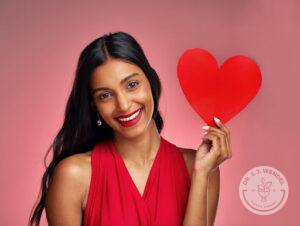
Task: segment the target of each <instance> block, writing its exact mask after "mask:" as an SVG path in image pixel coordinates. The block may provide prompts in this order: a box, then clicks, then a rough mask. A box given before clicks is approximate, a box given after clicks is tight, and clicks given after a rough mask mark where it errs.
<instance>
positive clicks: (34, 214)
mask: <svg viewBox="0 0 300 226" xmlns="http://www.w3.org/2000/svg"><path fill="white" fill-rule="evenodd" d="M110 58H114V59H120V60H124V61H127V62H131V63H133V64H135V65H137V66H138V67H140V68H141V69H142V70H143V72H144V74H145V75H146V77H147V79H148V81H149V83H150V86H151V91H152V96H153V100H154V111H153V115H152V118H153V119H154V121H155V124H156V126H157V129H158V131H159V133H160V132H161V130H162V128H163V119H162V117H161V115H160V113H159V110H158V102H159V98H160V94H161V83H160V80H159V77H158V75H157V73H156V71H155V70H154V69H153V68H152V67H151V66H150V64H149V62H148V60H147V58H146V56H145V54H144V51H143V49H142V48H141V46H140V45H139V43H138V42H137V41H136V40H135V39H134V38H133V37H132V36H131V35H129V34H128V33H125V32H121V31H119V32H115V33H108V34H105V35H103V36H102V37H100V38H97V39H95V40H94V41H92V42H91V43H90V44H88V45H87V46H86V47H85V48H84V49H83V51H82V52H81V54H80V56H79V60H78V63H77V68H76V73H75V80H74V83H73V87H72V90H71V93H70V96H69V98H68V102H67V106H66V109H65V118H64V122H63V125H62V127H61V129H60V130H59V132H58V134H57V136H56V137H55V139H54V141H53V143H52V144H51V146H50V147H49V149H48V151H47V152H46V155H45V158H44V164H45V168H46V170H45V172H44V174H43V177H42V183H41V189H40V193H39V197H38V199H37V201H36V204H35V205H34V207H33V209H32V211H31V214H30V219H29V225H31V226H32V225H39V224H40V220H41V215H42V213H43V210H44V208H45V200H46V193H47V189H48V185H49V182H50V179H51V177H52V174H53V171H54V169H55V166H56V165H57V164H58V163H59V162H60V161H61V160H63V159H64V158H66V157H68V156H71V155H73V154H77V153H84V152H87V151H89V150H91V149H92V148H93V147H94V146H95V144H96V143H98V142H101V141H105V140H108V139H112V138H113V130H112V128H111V127H110V126H108V125H107V124H106V123H105V122H104V121H103V120H102V125H101V126H100V127H99V126H97V123H96V121H97V119H98V118H97V112H96V110H95V109H94V108H93V106H92V104H91V98H92V97H91V94H90V87H89V84H90V79H91V74H92V72H93V70H94V69H95V68H96V67H98V66H100V65H102V64H104V63H105V62H106V61H107V60H109V59H110ZM51 150H53V158H52V161H51V162H50V163H49V165H48V167H47V166H46V158H47V155H48V154H49V152H50V151H51Z"/></svg>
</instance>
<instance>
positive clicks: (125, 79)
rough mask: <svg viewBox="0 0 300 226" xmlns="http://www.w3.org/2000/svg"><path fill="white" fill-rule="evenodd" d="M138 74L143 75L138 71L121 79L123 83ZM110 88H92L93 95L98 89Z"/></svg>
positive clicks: (105, 88)
mask: <svg viewBox="0 0 300 226" xmlns="http://www.w3.org/2000/svg"><path fill="white" fill-rule="evenodd" d="M136 75H141V74H139V73H136V72H135V73H132V74H130V75H128V76H127V77H125V78H123V79H122V80H121V84H124V83H125V82H126V81H127V80H129V79H131V78H132V77H134V76H136ZM108 89H109V88H107V87H99V88H96V89H93V90H92V95H93V94H94V93H95V92H97V91H101V90H108Z"/></svg>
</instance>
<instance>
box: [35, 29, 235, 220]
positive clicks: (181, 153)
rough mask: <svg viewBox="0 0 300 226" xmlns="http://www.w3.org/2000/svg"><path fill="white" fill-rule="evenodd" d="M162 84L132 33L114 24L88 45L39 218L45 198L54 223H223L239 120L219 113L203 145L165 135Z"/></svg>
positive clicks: (55, 144)
mask: <svg viewBox="0 0 300 226" xmlns="http://www.w3.org/2000/svg"><path fill="white" fill-rule="evenodd" d="M160 94H161V85H160V80H159V78H158V76H157V74H156V72H155V70H154V69H153V68H152V67H151V66H150V64H149V62H148V60H147V59H146V57H145V54H144V52H143V50H142V48H141V47H140V45H139V44H138V43H137V41H136V40H135V39H134V38H133V37H132V36H131V35H129V34H127V33H125V32H115V33H109V34H106V35H104V36H102V37H100V38H98V39H96V40H94V41H93V42H92V43H90V44H89V45H88V46H87V47H86V48H85V49H84V50H83V51H82V53H81V55H80V57H79V62H78V65H77V70H76V77H75V81H74V84H73V88H72V91H71V94H70V96H69V99H68V103H67V107H66V112H65V119H64V123H63V126H62V128H61V130H60V131H59V133H58V135H57V136H56V138H55V140H54V142H53V145H52V147H53V159H52V161H51V163H50V164H49V166H48V167H47V169H46V171H45V173H44V175H43V179H42V193H41V196H40V198H39V202H38V203H37V205H36V207H35V209H34V211H33V213H32V215H31V217H30V225H33V224H36V225H39V222H40V218H41V214H42V212H43V209H44V208H45V210H46V215H47V220H48V222H49V225H53V226H56V225H57V226H58V225H59V226H61V225H72V226H76V225H99V226H100V225H213V222H214V219H215V215H216V209H217V204H218V196H219V183H220V172H219V167H218V166H219V164H220V163H222V162H223V161H224V160H226V159H228V158H230V157H231V149H230V137H229V130H228V129H227V128H226V127H225V126H224V125H223V124H222V123H221V122H220V121H217V122H216V125H217V127H209V128H206V132H205V135H204V137H203V142H202V143H201V145H200V146H199V148H198V150H197V151H195V150H191V149H184V148H179V147H176V146H175V145H174V144H172V143H170V142H168V141H167V140H165V139H164V138H163V137H161V136H160V132H161V130H162V128H163V120H162V117H161V115H160V113H159V111H158V102H159V97H160ZM49 150H50V149H49ZM48 153H49V151H48Z"/></svg>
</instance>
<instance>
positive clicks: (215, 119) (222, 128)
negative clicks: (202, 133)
mask: <svg viewBox="0 0 300 226" xmlns="http://www.w3.org/2000/svg"><path fill="white" fill-rule="evenodd" d="M214 121H215V122H216V124H217V126H218V127H219V128H220V129H221V130H223V131H224V132H225V133H226V134H227V135H228V138H230V131H229V129H228V128H227V127H226V126H225V125H224V124H223V122H222V121H221V120H220V119H218V118H217V117H214Z"/></svg>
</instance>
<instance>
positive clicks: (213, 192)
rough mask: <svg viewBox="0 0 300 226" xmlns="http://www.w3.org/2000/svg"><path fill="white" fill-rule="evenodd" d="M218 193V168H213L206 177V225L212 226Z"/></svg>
mask: <svg viewBox="0 0 300 226" xmlns="http://www.w3.org/2000/svg"><path fill="white" fill-rule="evenodd" d="M219 195H220V169H219V167H218V168H217V169H215V170H213V171H212V172H211V173H210V175H209V177H208V189H207V225H209V226H213V225H214V222H215V219H216V215H217V208H218V202H219Z"/></svg>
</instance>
